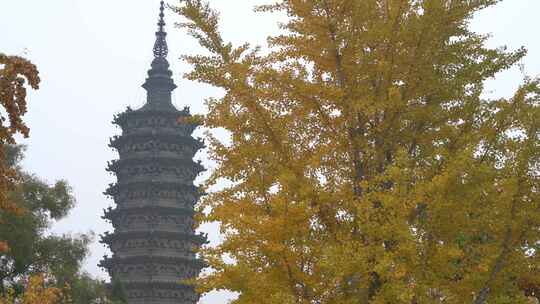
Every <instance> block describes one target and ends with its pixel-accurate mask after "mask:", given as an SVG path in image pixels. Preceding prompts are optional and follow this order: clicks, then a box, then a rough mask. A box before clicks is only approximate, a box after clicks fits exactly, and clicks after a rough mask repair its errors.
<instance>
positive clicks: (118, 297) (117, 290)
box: [110, 278, 127, 304]
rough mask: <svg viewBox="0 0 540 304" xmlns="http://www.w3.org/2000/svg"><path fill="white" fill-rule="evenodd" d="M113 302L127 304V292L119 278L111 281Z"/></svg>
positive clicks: (114, 303)
mask: <svg viewBox="0 0 540 304" xmlns="http://www.w3.org/2000/svg"><path fill="white" fill-rule="evenodd" d="M110 299H111V301H112V303H113V304H127V296H126V291H125V289H124V286H123V284H122V282H121V281H120V280H119V279H118V278H113V279H112V280H111V297H110Z"/></svg>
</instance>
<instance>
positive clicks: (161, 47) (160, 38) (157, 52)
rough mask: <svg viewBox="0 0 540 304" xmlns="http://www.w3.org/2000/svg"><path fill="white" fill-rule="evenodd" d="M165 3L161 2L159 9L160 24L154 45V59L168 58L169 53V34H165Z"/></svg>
mask: <svg viewBox="0 0 540 304" xmlns="http://www.w3.org/2000/svg"><path fill="white" fill-rule="evenodd" d="M164 10H165V2H164V1H161V6H160V8H159V22H158V24H157V25H158V31H157V32H156V43H155V44H154V57H155V58H166V57H167V54H168V53H169V48H168V46H167V39H166V38H167V33H166V32H165V25H166V23H165V14H164Z"/></svg>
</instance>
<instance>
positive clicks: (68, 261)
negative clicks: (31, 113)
mask: <svg viewBox="0 0 540 304" xmlns="http://www.w3.org/2000/svg"><path fill="white" fill-rule="evenodd" d="M5 150H6V151H5V155H6V156H7V164H8V165H9V166H10V167H11V168H14V170H15V171H16V172H17V175H18V176H19V179H18V181H17V182H16V183H15V185H14V188H13V190H12V191H11V192H9V194H8V197H9V199H10V201H11V202H13V203H14V204H15V205H16V206H17V207H18V208H19V209H20V210H22V212H20V213H12V212H1V211H0V219H1V220H2V222H3V225H1V226H0V239H3V240H6V241H7V242H8V243H9V244H10V246H9V250H8V251H7V252H5V253H2V254H0V284H1V285H0V288H1V289H0V292H1V293H6V292H7V291H8V290H11V291H14V292H15V296H18V295H21V296H22V295H23V294H24V292H25V286H26V281H27V280H28V279H29V278H30V277H32V276H36V275H41V274H46V275H47V277H50V278H51V280H52V282H49V283H51V284H53V285H52V286H56V287H57V288H58V289H59V290H64V291H65V292H64V293H65V296H66V297H69V298H70V299H71V300H72V301H73V303H74V304H85V303H91V302H90V300H89V299H93V300H95V299H105V295H106V294H105V283H104V282H102V281H99V280H96V279H93V278H91V277H90V276H89V275H88V274H85V273H82V272H81V263H82V261H83V260H84V258H85V257H86V256H87V254H88V248H87V247H88V244H89V242H90V241H91V239H92V235H84V234H83V235H75V236H72V235H61V236H57V235H51V234H49V233H48V229H49V228H50V225H51V224H52V222H53V221H55V220H59V219H62V218H63V217H65V216H66V215H67V214H68V212H69V210H71V209H72V208H73V206H74V204H75V199H74V197H73V195H72V190H71V188H70V187H69V186H68V185H67V183H66V182H65V181H59V182H56V183H55V184H54V185H49V184H47V183H45V182H43V181H42V180H41V179H40V178H38V177H37V176H35V175H32V174H29V173H26V172H23V170H21V168H20V166H19V163H20V161H21V160H22V157H23V148H22V147H21V146H6V149H5ZM66 287H67V289H66Z"/></svg>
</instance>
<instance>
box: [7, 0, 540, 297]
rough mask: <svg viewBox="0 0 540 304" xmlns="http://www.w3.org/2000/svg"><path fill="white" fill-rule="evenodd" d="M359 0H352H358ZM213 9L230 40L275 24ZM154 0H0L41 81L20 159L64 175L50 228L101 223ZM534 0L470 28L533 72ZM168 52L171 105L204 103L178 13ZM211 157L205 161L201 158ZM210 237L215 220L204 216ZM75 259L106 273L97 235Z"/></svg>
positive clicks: (536, 44) (504, 87) (146, 56)
mask: <svg viewBox="0 0 540 304" xmlns="http://www.w3.org/2000/svg"><path fill="white" fill-rule="evenodd" d="M359 1H360V0H359ZM210 2H211V4H212V5H213V7H214V8H216V9H218V10H219V11H220V12H221V14H222V25H223V31H224V36H225V38H226V39H228V40H232V41H233V42H235V43H240V42H244V41H248V42H252V43H254V44H264V42H265V39H266V36H267V35H268V34H270V33H273V32H275V31H276V30H277V25H276V20H277V18H276V17H275V16H272V15H260V14H255V13H253V12H252V7H253V5H255V4H262V3H268V2H272V1H271V0H266V1H265V0H211V1H210ZM169 3H171V4H174V3H175V0H170V1H169ZM158 6H159V1H158V0H50V1H43V0H0V52H4V53H7V54H10V55H24V56H26V57H28V58H30V59H31V60H32V61H33V62H34V63H35V64H37V66H38V68H39V70H40V72H41V76H42V84H41V89H40V90H39V91H37V92H34V93H31V94H30V96H29V113H28V114H27V116H26V121H27V122H28V124H29V126H30V128H31V137H30V139H28V140H24V141H23V142H24V143H25V144H27V145H28V151H27V155H26V160H25V161H24V166H25V168H26V169H27V170H28V171H31V172H34V173H36V174H37V175H39V176H41V177H43V178H45V179H46V180H48V181H51V182H52V181H54V180H56V179H67V180H68V181H69V183H70V184H71V186H72V187H73V188H74V192H75V196H76V198H77V201H78V204H77V207H76V208H75V210H73V212H72V213H71V214H70V216H69V217H68V218H67V219H65V220H62V221H61V222H59V223H57V224H56V225H55V227H54V231H55V232H57V233H68V232H71V233H77V232H88V231H94V232H95V233H96V234H100V233H103V232H104V231H106V230H111V227H110V226H109V225H108V224H106V223H105V222H104V221H103V220H102V219H101V218H100V217H101V215H102V210H103V209H104V208H107V207H108V206H111V205H112V202H111V201H110V200H108V199H107V198H105V197H104V196H103V195H102V192H103V191H104V190H105V188H106V187H107V184H109V183H111V182H113V177H112V176H111V175H109V174H107V173H106V172H105V165H106V162H107V161H108V160H112V159H115V158H116V157H117V156H116V155H115V153H114V152H113V151H112V150H111V149H109V148H108V147H107V144H108V138H109V137H110V136H112V135H115V134H117V133H118V131H119V130H117V129H116V128H115V127H114V126H113V125H112V124H111V120H112V117H113V115H114V114H115V113H118V112H121V111H123V110H124V109H125V107H126V106H128V105H131V106H132V107H138V106H141V105H142V104H143V102H144V99H145V92H144V90H143V89H141V88H140V85H141V84H142V83H143V82H144V79H145V77H146V71H147V70H148V68H149V65H150V61H151V59H152V52H151V50H152V46H153V42H154V32H155V23H156V21H157V20H156V18H157V13H158V9H157V8H158ZM539 11H540V1H539V0H504V1H502V3H500V4H499V5H497V6H496V7H494V8H491V9H488V10H485V11H484V12H482V13H481V14H479V15H478V16H477V17H476V18H475V20H474V22H473V28H474V29H475V30H476V31H478V32H481V33H491V34H492V35H493V37H492V38H491V40H490V45H491V46H502V45H506V46H508V47H509V49H517V48H519V47H520V46H525V47H526V48H527V49H528V50H529V54H528V56H527V57H526V58H525V60H524V61H523V64H524V66H525V71H526V73H527V74H528V75H531V76H538V75H540V35H538V29H539V28H540V26H539V21H538V12H539ZM167 21H168V26H167V30H168V32H169V37H168V41H169V48H170V53H169V61H170V62H171V65H172V69H173V72H174V75H175V76H174V77H175V80H176V83H177V84H178V86H179V88H178V89H177V90H176V92H175V97H174V100H175V104H176V105H177V106H178V107H183V106H185V105H188V106H190V107H191V109H192V112H193V113H204V110H205V109H204V106H203V100H204V99H205V98H207V97H209V96H216V95H218V94H219V91H217V90H215V89H213V88H210V87H208V86H204V85H201V84H198V83H194V82H190V81H187V80H184V79H182V77H181V75H182V73H184V72H186V71H187V70H189V67H188V66H186V65H185V64H184V63H182V62H180V60H179V59H178V57H179V56H180V55H181V54H186V53H196V52H199V51H200V48H199V47H198V45H197V43H196V42H195V41H194V40H193V39H191V38H190V37H188V36H187V35H186V34H185V33H184V32H182V31H181V30H178V29H173V27H172V23H173V21H178V19H177V17H176V16H173V15H172V14H171V13H170V12H169V13H168V14H167ZM520 80H521V74H520V72H519V71H518V70H517V69H514V70H512V71H509V72H505V73H502V74H501V75H499V77H498V78H497V80H495V81H491V82H490V85H489V90H490V91H491V92H492V93H490V94H492V95H496V96H509V95H510V94H511V93H512V92H513V90H514V89H515V88H516V87H517V85H518V84H519V82H520ZM208 166H209V167H211V165H210V164H207V167H208ZM204 230H205V232H207V233H209V236H210V239H211V240H212V241H213V242H217V241H218V240H219V236H218V234H217V230H216V229H215V226H206V227H205V228H204ZM91 251H92V255H91V257H89V258H88V260H87V261H86V264H85V269H86V270H87V271H89V272H90V273H92V274H94V275H95V276H98V277H102V278H106V274H105V273H104V272H103V271H102V270H100V269H99V268H98V267H97V266H96V264H97V263H98V261H99V259H100V258H101V257H102V256H103V255H104V254H105V253H106V251H105V249H104V248H103V247H102V246H101V245H100V244H98V243H97V242H96V243H95V244H93V245H92V247H91ZM226 302H227V297H226V293H222V294H214V295H211V296H207V297H206V298H204V299H203V301H202V303H212V304H221V303H226Z"/></svg>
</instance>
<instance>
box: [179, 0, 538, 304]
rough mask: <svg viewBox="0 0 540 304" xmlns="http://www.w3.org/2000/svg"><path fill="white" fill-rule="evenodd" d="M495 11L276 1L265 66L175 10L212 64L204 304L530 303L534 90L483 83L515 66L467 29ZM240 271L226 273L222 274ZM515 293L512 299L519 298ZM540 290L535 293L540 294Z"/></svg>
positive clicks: (475, 6)
mask: <svg viewBox="0 0 540 304" xmlns="http://www.w3.org/2000/svg"><path fill="white" fill-rule="evenodd" d="M497 2H499V1H496V0H470V1H462V0H362V1H354V0H310V1H306V0H283V1H279V2H278V3H277V4H274V5H268V6H262V7H259V8H258V10H259V11H262V12H280V13H284V14H286V15H287V16H288V20H287V21H286V22H285V23H284V24H282V29H284V31H283V33H282V34H281V35H276V36H273V37H269V38H268V41H269V46H270V48H269V50H268V52H261V51H260V50H259V49H258V48H252V47H251V46H249V45H248V44H245V45H241V46H238V47H236V46H234V45H233V44H232V43H227V42H226V41H224V39H223V38H222V36H221V34H220V32H219V31H218V26H219V22H218V21H219V18H218V13H217V12H215V11H213V10H212V9H211V8H210V7H209V6H208V4H206V2H204V1H200V0H184V1H179V4H178V6H177V7H174V8H173V9H174V10H175V11H176V12H178V13H179V14H181V15H182V16H184V17H185V18H186V19H187V21H186V22H185V23H183V24H182V26H184V27H186V28H187V29H188V30H189V32H190V33H191V34H192V35H193V36H194V37H195V38H196V39H197V40H198V41H199V42H200V44H201V45H202V46H203V47H205V48H206V49H207V51H208V52H209V53H207V54H206V55H196V56H185V57H184V58H185V59H186V61H187V62H188V63H190V64H192V65H193V67H194V69H193V71H192V72H191V73H189V74H188V75H187V77H188V78H189V79H191V80H197V81H200V82H203V83H207V84H210V85H213V86H215V87H219V88H221V89H223V91H224V92H225V94H224V96H223V97H221V98H211V99H209V100H208V101H207V105H208V108H209V113H208V115H207V116H206V117H204V118H203V120H204V122H205V126H206V127H209V128H224V129H226V130H228V131H229V132H230V134H231V142H230V143H223V142H221V141H220V140H218V139H217V138H213V137H211V136H210V135H209V139H210V140H209V143H210V144H209V148H210V155H211V157H212V159H213V160H215V161H216V163H217V168H216V169H215V170H214V173H213V175H212V176H211V178H210V179H209V181H208V183H207V185H206V186H207V187H208V188H210V187H212V186H215V185H219V184H220V181H221V180H223V179H225V180H229V181H231V183H230V186H228V187H225V188H224V189H222V190H219V191H216V192H213V193H211V194H210V195H209V196H207V197H206V199H204V201H203V203H202V204H201V205H200V207H199V210H200V211H205V212H201V219H202V221H203V222H204V221H218V222H219V223H220V224H221V229H222V232H223V234H224V240H223V242H222V243H221V244H220V245H218V246H217V247H214V248H212V247H208V248H204V249H203V250H202V251H201V254H202V256H203V257H204V258H205V259H206V261H207V262H208V264H209V265H210V266H211V267H212V268H213V269H214V271H213V272H210V273H209V274H208V275H206V276H205V277H203V278H201V279H200V280H199V287H200V290H201V291H203V292H204V291H210V290H213V289H228V290H232V291H236V292H238V293H239V294H240V296H239V298H238V299H237V300H235V301H233V303H238V304H240V303H269V304H270V303H306V304H307V303H325V304H326V303H328V304H329V303H336V304H337V303H339V304H347V303H351V304H352V303H360V304H372V303H373V304H375V303H377V304H379V303H393V304H395V303H396V304H400V303H403V304H424V303H456V304H458V303H459V304H461V303H474V304H485V303H527V301H528V299H527V297H526V292H532V290H535V287H534V286H531V287H529V288H527V289H526V290H525V289H524V287H526V286H528V285H531V284H532V285H534V281H531V278H534V274H535V273H538V269H540V250H539V249H540V212H539V209H538V202H540V191H539V189H540V134H539V130H540V96H539V94H540V89H539V81H538V80H537V79H525V81H524V83H523V84H522V85H521V86H520V88H519V89H518V90H517V91H516V93H515V94H514V96H512V97H511V98H502V99H497V100H489V99H485V98H483V97H482V96H483V94H482V93H483V92H484V83H485V81H486V80H488V79H490V78H493V77H494V76H495V75H496V74H497V73H498V72H500V71H503V70H505V69H508V68H510V67H512V66H515V65H516V63H517V62H519V60H521V59H522V58H523V56H524V55H525V51H524V50H522V49H520V50H517V51H515V52H509V51H506V50H505V49H504V48H497V49H491V48H488V47H486V46H485V42H486V39H487V38H486V37H485V36H482V35H479V34H476V33H474V32H472V31H471V30H470V28H469V22H470V20H471V19H472V17H473V16H474V14H476V13H477V12H479V11H481V10H482V9H485V8H487V7H490V6H493V5H495V4H496V3H497ZM227 259H229V261H230V260H231V259H232V260H233V261H234V262H233V263H227ZM522 280H523V281H524V282H523V283H522V284H518V282H520V281H522ZM536 286H538V285H536Z"/></svg>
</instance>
